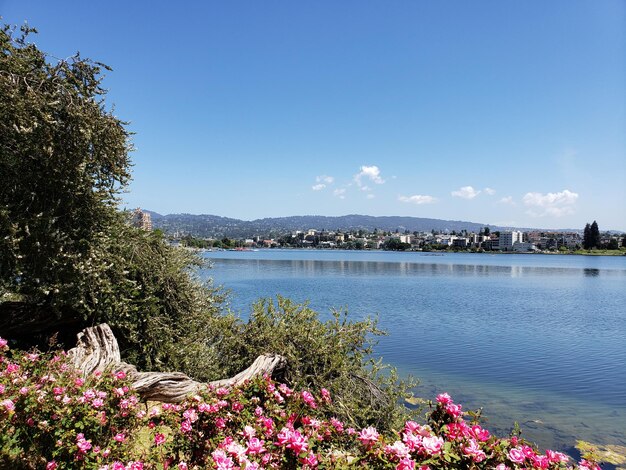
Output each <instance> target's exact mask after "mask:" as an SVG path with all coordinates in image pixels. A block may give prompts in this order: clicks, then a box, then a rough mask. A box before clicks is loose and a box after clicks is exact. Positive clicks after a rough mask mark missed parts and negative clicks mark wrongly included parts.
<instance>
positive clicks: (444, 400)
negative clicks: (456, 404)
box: [437, 393, 452, 405]
mask: <svg viewBox="0 0 626 470" xmlns="http://www.w3.org/2000/svg"><path fill="white" fill-rule="evenodd" d="M437 402H438V403H441V404H442V405H448V404H450V403H452V398H451V397H450V395H448V394H447V393H440V394H439V395H437Z"/></svg>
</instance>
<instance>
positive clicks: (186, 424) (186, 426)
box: [180, 419, 193, 433]
mask: <svg viewBox="0 0 626 470" xmlns="http://www.w3.org/2000/svg"><path fill="white" fill-rule="evenodd" d="M192 429H193V428H192V426H191V421H189V420H188V419H186V420H184V421H183V422H182V423H180V430H181V431H182V432H184V433H188V432H191V430H192Z"/></svg>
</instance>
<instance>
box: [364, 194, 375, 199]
mask: <svg viewBox="0 0 626 470" xmlns="http://www.w3.org/2000/svg"><path fill="white" fill-rule="evenodd" d="M366 197H367V199H374V198H375V197H376V196H374V195H373V194H368V195H367V196H366Z"/></svg>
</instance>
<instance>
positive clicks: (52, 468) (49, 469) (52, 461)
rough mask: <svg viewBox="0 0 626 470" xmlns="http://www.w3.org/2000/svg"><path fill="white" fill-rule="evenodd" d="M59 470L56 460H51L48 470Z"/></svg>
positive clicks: (47, 466)
mask: <svg viewBox="0 0 626 470" xmlns="http://www.w3.org/2000/svg"><path fill="white" fill-rule="evenodd" d="M56 468H57V463H56V462H55V461H54V460H51V461H50V462H48V463H47V464H46V470H55V469H56Z"/></svg>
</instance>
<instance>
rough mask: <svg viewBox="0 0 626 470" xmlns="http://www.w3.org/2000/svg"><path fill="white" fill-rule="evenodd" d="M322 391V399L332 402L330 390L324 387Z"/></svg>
mask: <svg viewBox="0 0 626 470" xmlns="http://www.w3.org/2000/svg"><path fill="white" fill-rule="evenodd" d="M320 393H321V394H322V400H323V401H325V402H326V403H330V402H331V398H330V392H329V391H328V390H326V389H325V388H323V389H321V390H320Z"/></svg>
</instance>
